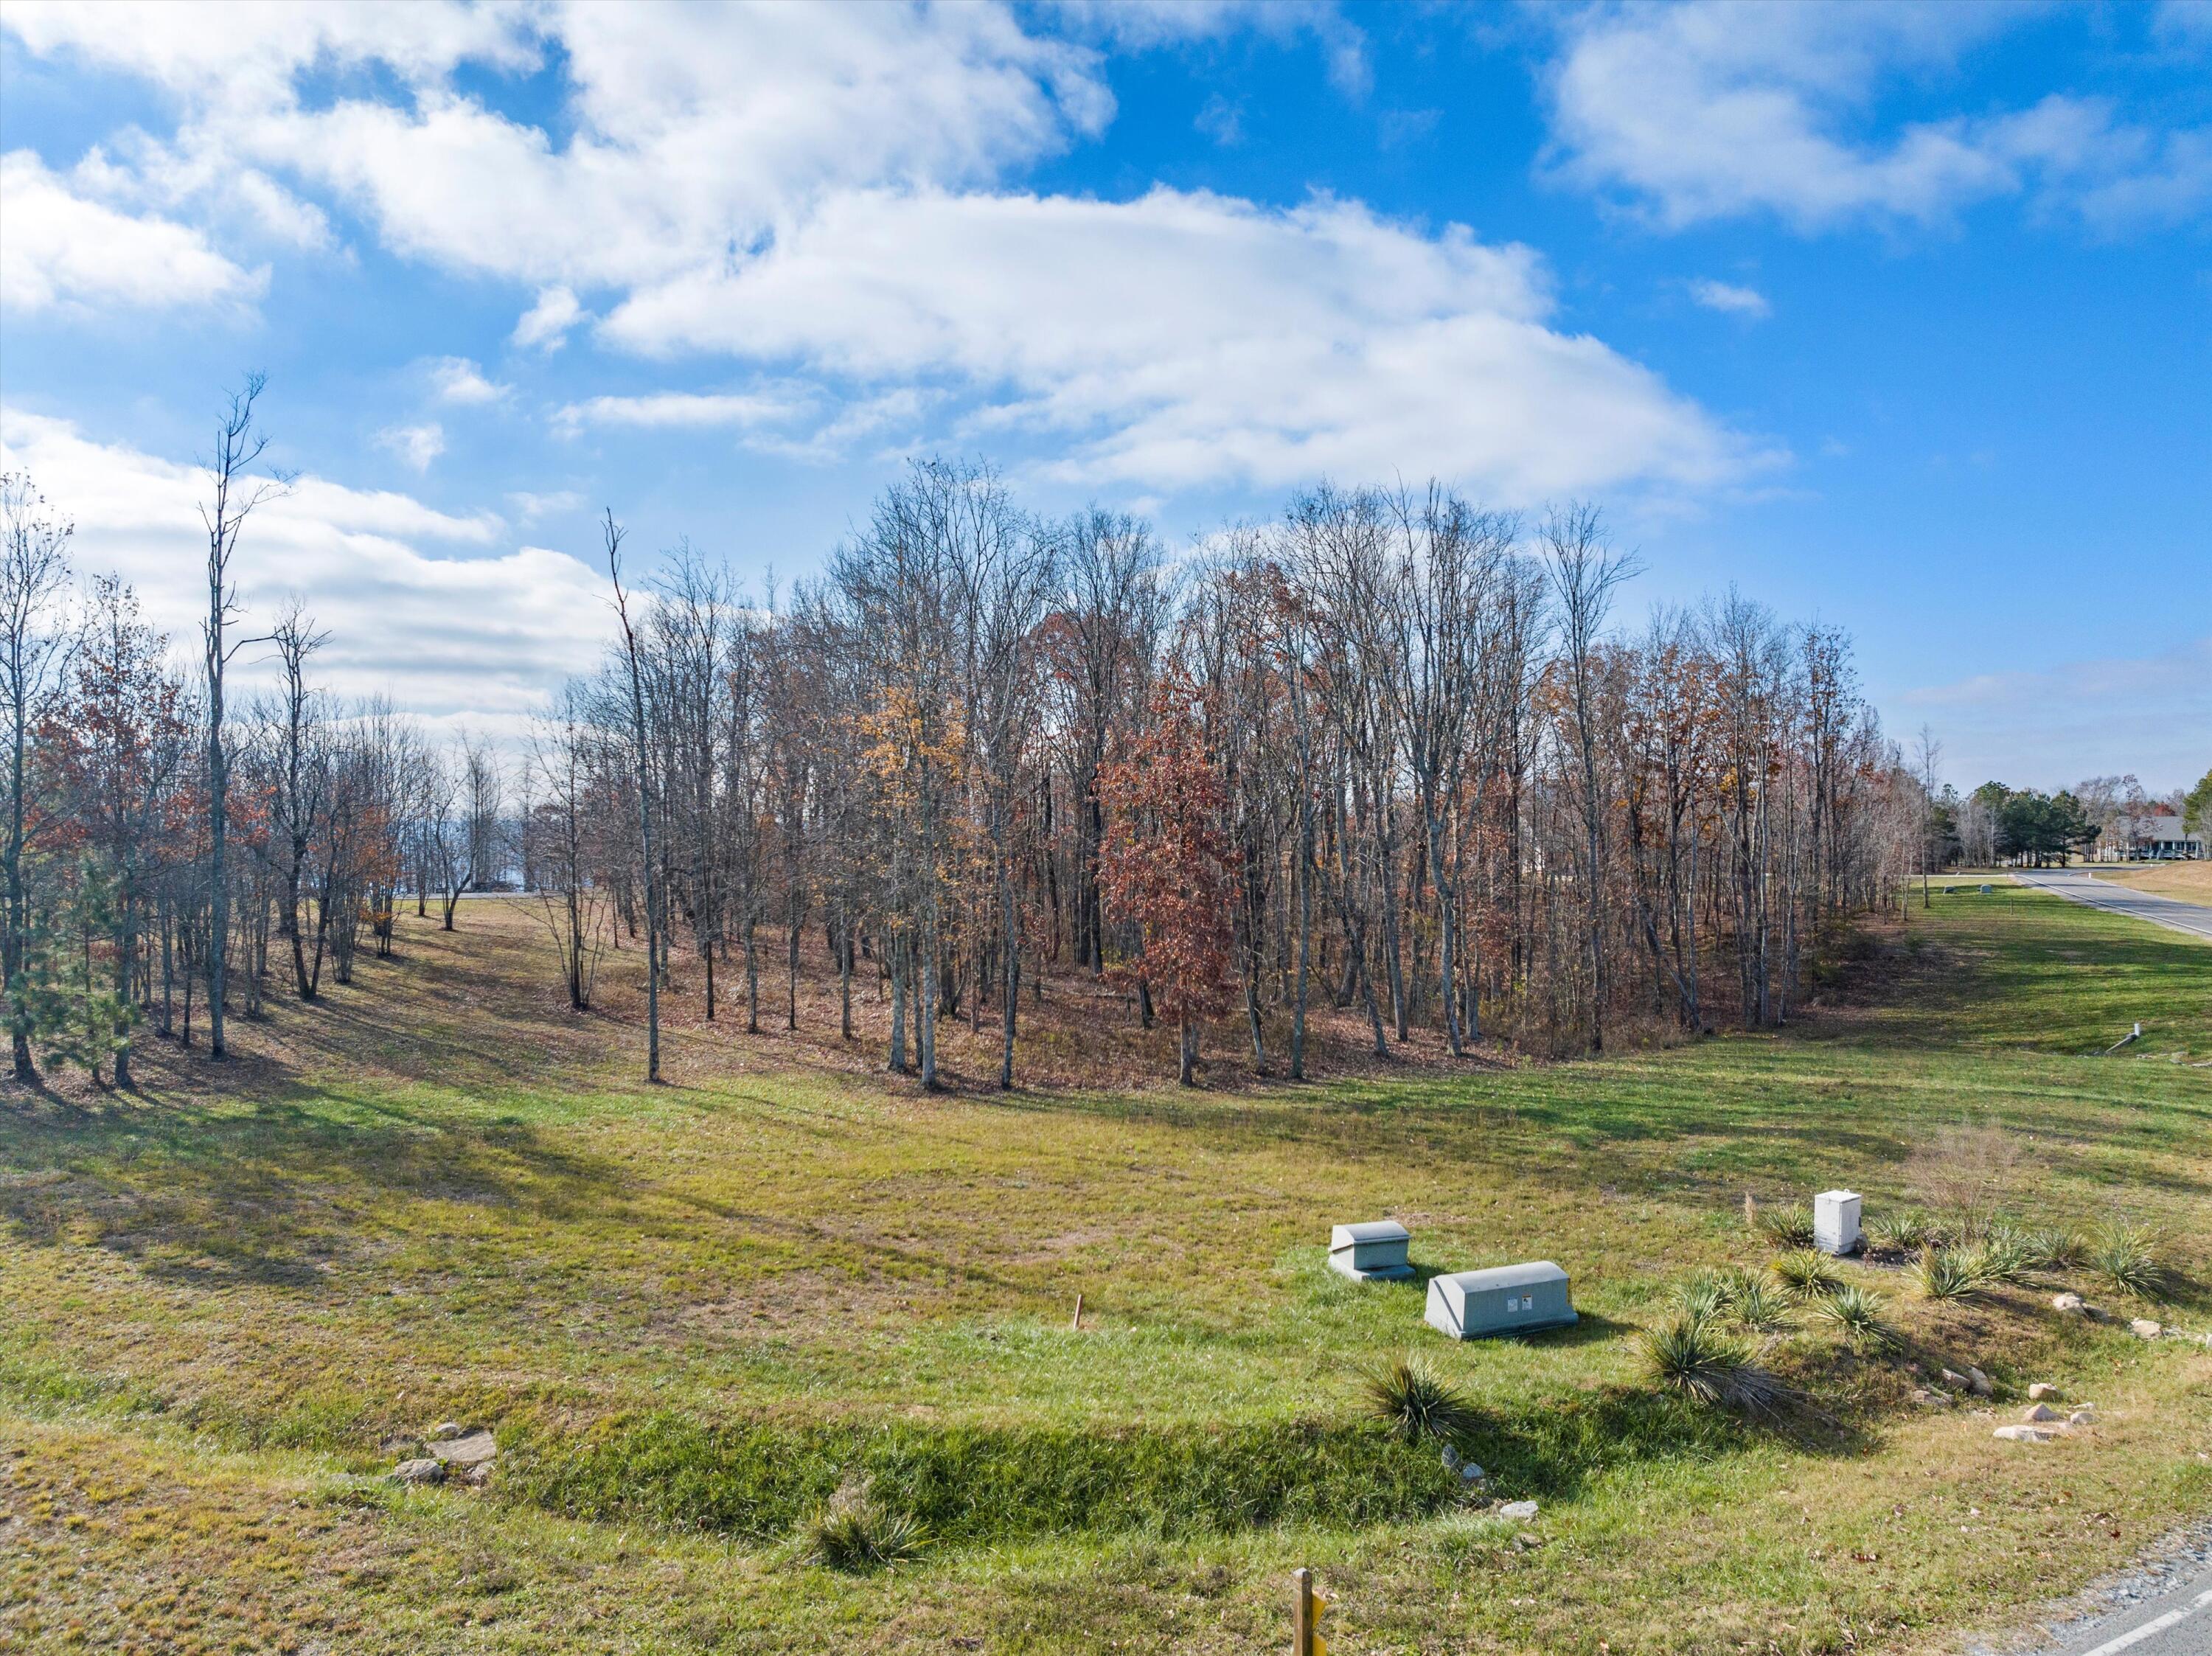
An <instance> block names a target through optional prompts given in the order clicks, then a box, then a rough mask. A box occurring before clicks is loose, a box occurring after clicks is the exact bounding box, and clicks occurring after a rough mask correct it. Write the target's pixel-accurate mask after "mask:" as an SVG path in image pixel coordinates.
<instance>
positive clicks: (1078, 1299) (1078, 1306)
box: [1068, 1294, 1083, 1328]
mask: <svg viewBox="0 0 2212 1656" xmlns="http://www.w3.org/2000/svg"><path fill="white" fill-rule="evenodd" d="M1068 1326H1069V1327H1070V1328H1080V1327H1082V1326H1083V1296H1082V1295H1080V1294H1079V1295H1076V1296H1075V1319H1074V1320H1073V1322H1071V1323H1069V1324H1068Z"/></svg>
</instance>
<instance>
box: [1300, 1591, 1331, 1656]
mask: <svg viewBox="0 0 2212 1656" xmlns="http://www.w3.org/2000/svg"><path fill="white" fill-rule="evenodd" d="M1334 1602H1335V1601H1334V1599H1332V1598H1330V1597H1329V1596H1328V1594H1327V1593H1325V1592H1320V1591H1318V1590H1316V1591H1315V1592H1314V1595H1313V1620H1312V1624H1311V1625H1312V1629H1313V1630H1312V1631H1311V1632H1310V1633H1309V1634H1308V1635H1306V1638H1307V1641H1308V1642H1307V1648H1308V1650H1309V1652H1310V1656H1328V1640H1327V1639H1326V1638H1324V1637H1322V1630H1321V1618H1322V1613H1323V1612H1324V1611H1327V1610H1328V1607H1329V1605H1330V1604H1334Z"/></svg>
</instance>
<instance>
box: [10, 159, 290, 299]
mask: <svg viewBox="0 0 2212 1656" xmlns="http://www.w3.org/2000/svg"><path fill="white" fill-rule="evenodd" d="M0 219H4V221H5V222H6V225H7V230H6V234H0V301H4V302H5V303H6V304H7V305H8V306H9V307H10V308H11V309H14V310H17V311H23V312H35V311H46V310H100V309H108V308H116V307H120V308H125V309H131V310H167V309H173V308H177V307H181V306H207V305H221V304H242V303H246V302H250V301H252V300H255V299H257V298H258V297H259V296H260V294H261V293H262V291H263V290H264V288H266V286H267V285H268V280H269V273H268V271H267V270H265V269H263V270H252V271H248V270H241V269H240V267H239V266H238V265H236V264H233V263H232V262H231V261H230V260H229V259H228V258H224V257H223V255H222V254H221V253H219V252H216V250H215V248H214V247H212V246H210V245H209V242H208V240H207V238H206V237H205V236H204V235H202V234H200V233H199V232H198V231H197V230H195V229H193V228H191V227H189V226H187V225H183V224H178V223H175V222H173V221H170V220H167V219H164V218H159V217H155V216H152V215H147V216H134V215H131V214H129V213H125V212H118V211H117V210H116V209H113V208H112V207H107V206H104V205H102V204H101V203H99V202H97V201H94V200H90V199H88V197H84V196H82V195H78V194H76V193H74V192H73V191H71V190H70V184H69V180H68V179H65V178H64V177H63V176H62V175H60V174H58V173H53V172H52V171H50V170H48V168H47V167H46V163H45V162H44V161H40V159H39V157H38V156H37V155H33V154H32V153H31V152H30V151H29V150H27V149H18V150H14V151H11V152H9V154H8V155H4V156H0Z"/></svg>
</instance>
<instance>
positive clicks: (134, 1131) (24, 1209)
mask: <svg viewBox="0 0 2212 1656" xmlns="http://www.w3.org/2000/svg"><path fill="white" fill-rule="evenodd" d="M318 1106H319V1107H318ZM0 1166H4V1168H6V1170H7V1171H6V1175H5V1176H4V1178H0V1225H4V1226H5V1227H6V1228H7V1229H8V1231H9V1234H11V1235H12V1236H13V1237H14V1238H15V1240H19V1241H21V1242H25V1243H27V1244H31V1245H35V1246H49V1247H50V1246H53V1245H55V1244H57V1243H58V1242H60V1241H61V1240H63V1239H64V1238H65V1237H70V1236H75V1237H77V1238H79V1239H81V1240H91V1241H93V1242H94V1243H96V1244H97V1245H99V1246H101V1247H106V1248H108V1249H109V1250H110V1251H112V1252H113V1253H118V1254H121V1255H123V1256H125V1257H128V1258H131V1259H134V1260H136V1261H137V1262H138V1263H139V1265H140V1266H141V1268H142V1269H143V1270H145V1271H147V1273H148V1274H149V1275H150V1276H155V1277H161V1278H164V1279H167V1280H172V1281H176V1282H179V1283H187V1284H190V1285H193V1286H199V1287H219V1286H223V1285H226V1284H230V1283H255V1284H260V1285H266V1286H271V1287H276V1288H286V1289H304V1288H308V1287H311V1286H313V1285H314V1284H315V1283H319V1281H320V1280H321V1279H322V1274H323V1273H322V1266H323V1265H324V1264H325V1262H326V1261H327V1260H328V1259H329V1258H330V1256H331V1252H332V1251H333V1250H334V1249H336V1250H343V1248H345V1247H349V1246H351V1245H353V1244H354V1243H356V1242H357V1240H359V1226H360V1222H361V1220H362V1216H364V1215H365V1214H367V1213H368V1212H370V1211H372V1210H374V1209H375V1208H376V1207H377V1206H378V1205H379V1204H380V1201H382V1200H383V1199H385V1198H392V1197H398V1198H406V1199H413V1200H418V1201H441V1200H442V1201H464V1202H474V1203H481V1204H492V1205H498V1206H504V1207H509V1208H513V1209H515V1210H518V1211H520V1212H522V1213H525V1214H529V1215H534V1216H539V1217H542V1218H544V1219H545V1220H547V1221H549V1222H557V1221H567V1220H570V1219H574V1218H576V1217H579V1216H586V1215H588V1216H593V1217H595V1218H599V1219H605V1218H608V1217H616V1216H619V1215H620V1214H621V1213H622V1211H623V1209H624V1206H625V1204H626V1201H627V1199H628V1198H627V1197H626V1195H625V1183H624V1180H623V1174H622V1171H621V1169H620V1168H618V1167H617V1166H616V1164H614V1163H612V1162H605V1161H601V1160H599V1159H597V1158H594V1157H592V1156H585V1155H581V1154H579V1153H577V1152H576V1151H574V1150H573V1149H563V1148H561V1147H559V1146H556V1144H554V1143H551V1142H550V1141H549V1140H548V1139H547V1137H545V1135H544V1134H543V1133H541V1132H539V1131H537V1130H536V1129H534V1128H532V1127H531V1126H529V1125H522V1124H514V1123H499V1124H493V1125H489V1126H471V1127H470V1128H469V1129H468V1130H466V1131H448V1130H447V1125H446V1124H445V1122H444V1121H443V1119H442V1118H441V1115H440V1114H439V1113H438V1112H437V1111H436V1110H435V1107H431V1108H425V1109H423V1110H422V1111H420V1112H416V1111H413V1110H410V1109H406V1108H403V1107H399V1106H398V1105H394V1104H392V1103H391V1102H389V1101H380V1102H374V1103H370V1102H362V1101H353V1100H347V1101H331V1100H328V1099H325V1098H324V1097H322V1096H321V1095H318V1094H316V1093H314V1092H313V1091H312V1090H309V1089H301V1090H299V1091H298V1093H297V1095H296V1096H295V1097H294V1098H292V1099H289V1100H277V1099H266V1098H264V1099H258V1100H252V1101H239V1102H234V1103H230V1104H228V1105H226V1106H224V1107H221V1108H219V1109H211V1108H207V1107H198V1106H182V1107H167V1106H158V1105H149V1104H146V1103H143V1102H141V1101H136V1100H133V1099H130V1098H126V1097H123V1096H116V1097H112V1098H111V1099H109V1100H106V1101H101V1102H96V1103H91V1104H86V1103H69V1102H66V1101H58V1104H57V1107H52V1108H40V1109H39V1110H36V1111H35V1112H28V1113H26V1112H17V1113H13V1114H11V1115H0Z"/></svg>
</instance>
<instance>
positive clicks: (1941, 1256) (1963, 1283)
mask: <svg viewBox="0 0 2212 1656" xmlns="http://www.w3.org/2000/svg"><path fill="white" fill-rule="evenodd" d="M1906 1270H1907V1271H1909V1272H1910V1274H1911V1277H1912V1281H1913V1284H1914V1286H1916V1287H1917V1288H1918V1289H1919V1290H1920V1293H1921V1296H1922V1297H1923V1299H1929V1300H1970V1299H1972V1298H1974V1297H1976V1296H1977V1295H1979V1294H1981V1293H1982V1291H1983V1290H1984V1289H1986V1288H1987V1287H1988V1286H1989V1279H1988V1278H1987V1277H1984V1276H1983V1275H1982V1274H1981V1273H1980V1271H1978V1269H1977V1261H1976V1260H1975V1259H1973V1258H1972V1256H1971V1255H1969V1254H1967V1253H1963V1252H1961V1251H1960V1250H1959V1249H1957V1248H1949V1247H1929V1248H1923V1249H1922V1250H1921V1251H1920V1257H1919V1258H1918V1259H1915V1260H1914V1261H1913V1262H1912V1263H1911V1265H1909V1266H1907V1267H1906Z"/></svg>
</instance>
